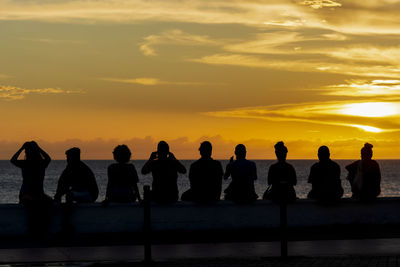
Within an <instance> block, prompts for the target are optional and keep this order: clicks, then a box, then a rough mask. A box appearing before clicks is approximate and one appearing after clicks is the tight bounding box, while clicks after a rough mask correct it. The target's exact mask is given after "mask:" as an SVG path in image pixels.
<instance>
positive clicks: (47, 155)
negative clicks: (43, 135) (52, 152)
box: [38, 146, 51, 167]
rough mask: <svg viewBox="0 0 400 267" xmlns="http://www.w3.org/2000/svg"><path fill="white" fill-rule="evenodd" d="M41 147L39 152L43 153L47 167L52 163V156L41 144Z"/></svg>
mask: <svg viewBox="0 0 400 267" xmlns="http://www.w3.org/2000/svg"><path fill="white" fill-rule="evenodd" d="M38 148H39V152H40V154H41V155H42V157H43V159H44V163H45V166H46V167H47V166H48V165H49V164H50V161H51V158H50V156H49V154H47V153H46V151H44V150H43V149H42V148H41V147H40V146H38Z"/></svg>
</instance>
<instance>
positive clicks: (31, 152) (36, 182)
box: [10, 141, 51, 204]
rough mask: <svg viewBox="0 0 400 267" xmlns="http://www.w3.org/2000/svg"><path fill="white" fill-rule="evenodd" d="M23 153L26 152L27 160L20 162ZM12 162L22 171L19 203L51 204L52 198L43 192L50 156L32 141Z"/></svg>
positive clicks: (27, 143)
mask: <svg viewBox="0 0 400 267" xmlns="http://www.w3.org/2000/svg"><path fill="white" fill-rule="evenodd" d="M22 151H25V159H23V160H20V159H18V158H19V156H20V155H21V153H22ZM10 161H11V163H12V164H14V165H15V166H17V167H18V168H20V169H21V171H22V186H21V189H20V191H19V202H20V203H21V204H30V203H34V204H40V203H42V202H51V197H49V196H47V195H46V194H45V193H44V190H43V181H44V176H45V170H46V168H47V166H49V163H50V161H51V158H50V156H49V155H48V154H47V153H46V152H45V151H44V150H43V149H42V148H40V147H39V145H38V144H37V143H36V142H35V141H30V142H25V143H24V144H23V145H22V147H21V148H20V149H19V150H18V151H17V152H16V153H15V154H14V155H13V156H12V158H11V160H10Z"/></svg>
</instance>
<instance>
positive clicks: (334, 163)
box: [329, 160, 340, 169]
mask: <svg viewBox="0 0 400 267" xmlns="http://www.w3.org/2000/svg"><path fill="white" fill-rule="evenodd" d="M329 164H330V165H331V166H334V167H335V168H339V169H340V165H339V164H338V163H337V162H336V161H333V160H330V161H329Z"/></svg>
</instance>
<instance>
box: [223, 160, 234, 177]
mask: <svg viewBox="0 0 400 267" xmlns="http://www.w3.org/2000/svg"><path fill="white" fill-rule="evenodd" d="M232 164H233V156H232V157H231V158H230V160H229V163H228V165H226V169H225V174H224V180H227V179H228V178H229V176H231V169H232Z"/></svg>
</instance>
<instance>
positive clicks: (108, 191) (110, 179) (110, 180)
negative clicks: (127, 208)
mask: <svg viewBox="0 0 400 267" xmlns="http://www.w3.org/2000/svg"><path fill="white" fill-rule="evenodd" d="M107 177H108V181H107V188H106V199H105V200H108V199H109V198H110V194H111V188H112V187H113V186H114V185H113V182H114V179H113V175H112V169H111V165H110V166H108V168H107Z"/></svg>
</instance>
